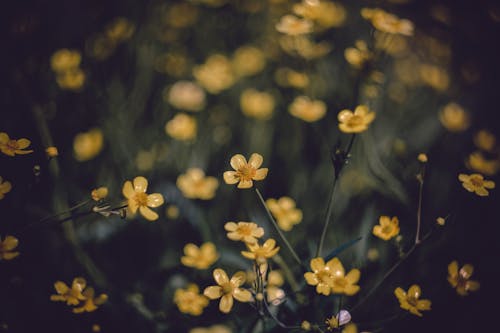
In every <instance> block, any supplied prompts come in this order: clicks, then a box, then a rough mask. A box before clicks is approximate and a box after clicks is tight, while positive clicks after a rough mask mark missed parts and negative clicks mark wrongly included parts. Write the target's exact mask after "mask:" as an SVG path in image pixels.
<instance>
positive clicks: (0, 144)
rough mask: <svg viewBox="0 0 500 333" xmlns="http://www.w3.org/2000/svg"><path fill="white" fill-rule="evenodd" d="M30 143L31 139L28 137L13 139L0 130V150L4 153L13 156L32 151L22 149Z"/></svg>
mask: <svg viewBox="0 0 500 333" xmlns="http://www.w3.org/2000/svg"><path fill="white" fill-rule="evenodd" d="M30 144H31V141H30V140H28V139H25V138H22V139H19V140H15V139H11V138H9V135H8V134H7V133H5V132H0V150H1V151H2V153H4V154H5V155H9V156H14V155H16V154H18V155H25V154H29V153H32V152H33V150H24V149H26V148H28V146H29V145H30Z"/></svg>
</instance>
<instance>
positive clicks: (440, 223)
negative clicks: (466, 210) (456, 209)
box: [436, 217, 446, 226]
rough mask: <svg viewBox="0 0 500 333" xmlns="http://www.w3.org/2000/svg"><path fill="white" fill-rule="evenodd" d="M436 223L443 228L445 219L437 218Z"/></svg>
mask: <svg viewBox="0 0 500 333" xmlns="http://www.w3.org/2000/svg"><path fill="white" fill-rule="evenodd" d="M436 223H437V224H439V225H440V226H444V224H445V223H446V218H444V217H438V218H437V219H436Z"/></svg>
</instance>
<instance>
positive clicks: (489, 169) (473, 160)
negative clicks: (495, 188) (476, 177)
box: [465, 151, 500, 176]
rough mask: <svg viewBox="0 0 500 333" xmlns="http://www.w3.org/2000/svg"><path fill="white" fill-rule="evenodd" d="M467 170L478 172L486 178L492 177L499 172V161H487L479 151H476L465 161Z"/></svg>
mask: <svg viewBox="0 0 500 333" xmlns="http://www.w3.org/2000/svg"><path fill="white" fill-rule="evenodd" d="M465 164H466V166H467V167H468V168H469V169H472V170H474V171H477V172H480V173H482V174H485V175H487V176H492V175H494V174H496V173H497V172H498V170H500V160H498V158H497V159H495V160H488V159H486V158H485V157H484V156H483V154H482V153H481V152H480V151H476V152H474V153H472V154H470V155H469V157H468V158H467V160H466V161H465Z"/></svg>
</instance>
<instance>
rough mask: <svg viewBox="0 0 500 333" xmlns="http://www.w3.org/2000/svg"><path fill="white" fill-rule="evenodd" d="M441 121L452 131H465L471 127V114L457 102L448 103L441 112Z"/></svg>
mask: <svg viewBox="0 0 500 333" xmlns="http://www.w3.org/2000/svg"><path fill="white" fill-rule="evenodd" d="M439 121H440V122H441V125H443V126H444V127H445V128H446V129H447V130H448V131H450V132H463V131H465V130H466V129H467V128H469V125H470V120H469V114H468V113H467V112H466V111H465V110H464V109H463V108H462V107H461V106H460V105H458V104H457V103H453V102H452V103H448V104H446V105H445V106H444V107H443V109H442V110H441V111H440V112H439Z"/></svg>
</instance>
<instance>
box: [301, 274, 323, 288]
mask: <svg viewBox="0 0 500 333" xmlns="http://www.w3.org/2000/svg"><path fill="white" fill-rule="evenodd" d="M304 278H305V279H306V282H307V284H309V285H311V286H315V285H317V284H318V282H319V281H318V277H317V276H316V274H314V273H311V272H307V273H304Z"/></svg>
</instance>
